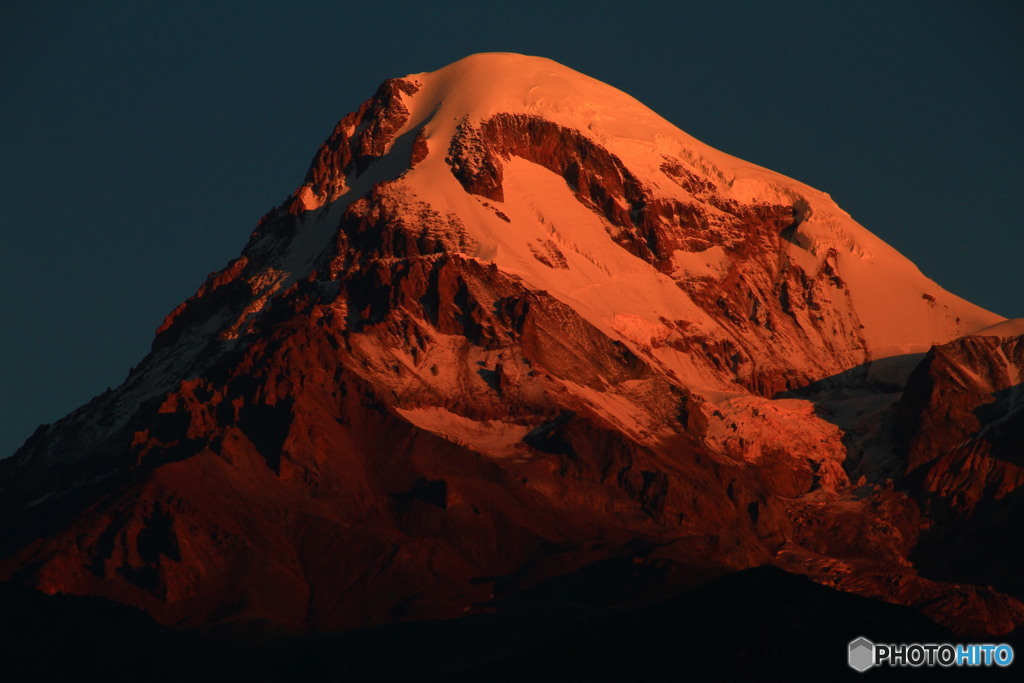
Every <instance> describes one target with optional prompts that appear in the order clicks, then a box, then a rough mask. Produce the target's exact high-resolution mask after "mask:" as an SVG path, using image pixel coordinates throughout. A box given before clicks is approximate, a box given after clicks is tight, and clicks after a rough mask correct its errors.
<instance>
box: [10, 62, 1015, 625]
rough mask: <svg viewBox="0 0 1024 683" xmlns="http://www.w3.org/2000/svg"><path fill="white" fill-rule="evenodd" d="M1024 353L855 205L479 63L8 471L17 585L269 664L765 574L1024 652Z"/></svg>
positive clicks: (539, 80) (561, 82)
mask: <svg viewBox="0 0 1024 683" xmlns="http://www.w3.org/2000/svg"><path fill="white" fill-rule="evenodd" d="M1021 331H1022V330H1020V329H1017V326H1015V325H1014V324H1013V323H1012V321H1011V322H1003V319H1002V318H1000V317H999V316H996V315H994V314H991V313H989V312H987V311H984V310H982V309H980V308H978V307H977V306H974V305H972V304H970V303H968V302H966V301H963V300H962V299H960V298H958V297H956V296H954V295H952V294H950V293H948V292H946V291H945V290H943V289H942V288H941V287H939V286H938V285H936V284H935V283H934V282H932V281H930V280H929V279H927V278H926V277H925V276H924V275H922V274H921V273H920V272H919V271H918V270H917V268H916V267H914V265H913V264H911V263H910V262H909V261H907V260H906V259H905V258H903V257H902V256H901V255H899V254H898V253H897V252H895V251H894V250H893V249H892V248H891V247H889V246H888V245H886V244H885V243H884V242H883V241H881V240H880V239H879V238H877V237H875V236H874V235H872V234H871V233H870V232H868V231H867V230H866V229H864V228H863V227H862V226H860V225H859V224H857V223H856V222H855V221H854V220H853V219H852V218H851V217H850V216H849V215H847V214H846V213H845V212H843V211H842V210H841V209H839V208H838V207H837V206H836V205H835V204H834V203H833V202H832V200H831V199H830V198H829V197H828V195H826V194H824V193H822V192H820V191H818V190H815V189H813V188H811V187H808V186H806V185H804V184H802V183H799V182H797V181H794V180H792V179H789V178H786V177H784V176H781V175H779V174H776V173H773V172H771V171H768V170H766V169H763V168H760V167H757V166H754V165H752V164H749V163H746V162H743V161H741V160H739V159H736V158H734V157H730V156H728V155H726V154H723V153H721V152H718V151H717V150H714V149H712V148H711V147H708V146H707V145H704V144H703V143H701V142H699V141H697V140H695V139H693V138H692V137H690V136H688V135H686V134H685V133H683V132H681V131H680V130H678V129H677V128H676V127H674V126H673V125H672V124H670V123H668V122H667V121H665V120H664V119H662V118H661V117H659V116H658V115H656V114H655V113H653V112H652V111H650V110H649V109H647V108H646V107H644V106H643V105H642V104H640V103H639V102H637V101H636V100H634V99H632V98H630V97H629V96H628V95H626V94H624V93H622V92H620V91H618V90H616V89H614V88H612V87H610V86H608V85H605V84H603V83H600V82H598V81H596V80H593V79H591V78H588V77H587V76H584V75H582V74H579V73H576V72H574V71H572V70H570V69H568V68H566V67H564V66H561V65H559V64H557V63H555V62H552V61H549V60H546V59H541V58H536V57H525V56H521V55H513V54H482V55H473V56H471V57H467V58H465V59H463V60H461V61H459V62H456V63H454V64H452V65H450V66H447V67H445V68H443V69H441V70H439V71H435V72H432V73H422V74H414V75H410V76H406V77H404V78H397V79H391V80H388V81H385V82H384V83H383V84H382V85H381V86H380V88H379V89H378V90H377V92H376V94H374V95H373V97H371V98H370V99H369V100H367V101H366V102H365V103H363V104H362V105H361V106H360V107H359V109H358V110H357V111H355V112H353V113H351V114H349V115H347V116H345V117H344V118H343V119H342V120H341V121H340V122H339V123H338V125H337V127H336V128H335V129H334V131H333V132H332V133H331V135H330V137H329V138H328V139H327V140H326V141H325V142H324V143H323V145H322V146H321V147H320V149H319V150H318V151H317V153H316V155H315V158H314V159H313V162H312V164H311V166H310V169H309V171H308V173H307V175H306V178H305V180H304V181H303V183H302V184H301V186H300V187H299V188H298V189H297V190H296V191H295V192H294V193H292V195H291V196H290V197H289V199H288V200H287V201H286V202H285V203H284V204H283V205H281V206H280V207H277V208H275V209H273V210H272V211H270V212H269V213H268V214H267V215H266V216H264V218H263V219H262V220H261V221H260V223H259V225H258V226H257V227H256V230H255V231H254V232H253V233H252V236H251V238H250V239H249V242H248V244H247V245H246V246H245V248H244V250H243V251H242V254H241V256H239V257H238V258H237V259H235V260H234V261H232V262H231V263H229V264H228V265H227V266H226V267H225V268H224V269H223V270H221V271H219V272H217V273H214V274H211V275H210V276H209V278H208V279H207V280H206V282H204V283H203V284H202V286H201V287H200V288H199V290H198V291H197V292H196V294H195V295H194V296H193V297H191V298H190V299H188V300H187V301H185V302H184V303H182V304H181V305H180V306H178V307H177V308H176V309H175V310H174V311H173V312H172V313H171V314H170V315H169V316H168V317H167V319H166V321H165V322H164V323H163V325H161V327H160V328H159V329H158V331H157V334H156V338H155V340H154V342H153V347H152V350H151V352H150V354H149V355H148V356H147V357H146V358H145V359H143V361H142V362H141V363H140V364H139V365H137V366H136V367H135V368H134V369H133V371H132V372H131V373H130V375H129V377H128V378H127V380H126V381H125V383H124V384H122V385H121V386H120V387H118V388H116V389H114V390H112V391H109V392H107V393H105V394H103V395H101V396H98V397H97V398H95V399H94V400H93V401H91V402H90V403H89V404H87V405H85V406H82V407H81V408H79V409H78V410H76V411H75V412H73V413H71V414H70V415H68V416H67V417H65V418H64V419H62V420H60V421H59V422H57V423H56V424H53V425H46V426H43V427H41V428H40V429H39V430H38V431H37V432H36V433H35V434H34V435H33V436H32V437H31V438H30V439H29V440H28V441H27V442H26V444H25V445H24V446H23V447H22V448H21V449H20V450H19V451H18V452H17V454H16V455H15V456H14V457H13V458H9V459H7V460H4V461H2V462H0V528H2V529H3V534H2V539H3V540H2V541H0V546H2V547H0V576H2V577H3V578H4V579H6V580H8V581H10V582H12V583H16V584H21V585H23V586H28V587H32V588H36V589H38V590H40V591H42V592H44V593H48V594H55V593H66V594H73V595H81V596H94V597H98V598H106V599H108V600H112V601H115V602H118V603H123V604H126V605H129V606H132V607H137V608H140V609H141V610H143V611H144V612H146V613H148V615H149V616H150V617H152V618H153V619H155V620H156V621H157V622H160V623H162V624H164V625H169V626H173V627H176V628H185V629H187V628H202V629H220V630H232V631H235V632H239V633H255V632H258V633H261V634H264V635H263V636H262V637H266V634H271V635H281V636H283V635H295V634H303V633H338V632H348V631H353V630H358V629H366V628H369V627H382V626H385V625H388V624H393V623H394V622H399V621H412V620H437V619H448V618H454V617H465V618H470V619H472V618H475V616H476V615H485V614H502V613H505V612H507V611H509V610H510V609H512V608H510V607H509V605H517V607H516V608H515V609H516V610H520V609H522V607H521V606H522V605H523V604H525V603H527V602H528V603H529V604H531V605H535V606H536V605H538V604H539V605H542V606H547V607H548V608H550V607H552V606H555V605H561V606H565V605H573V606H575V607H574V608H577V609H580V610H583V611H586V610H598V611H603V612H607V611H608V610H612V611H614V610H617V609H648V607H647V606H649V605H653V604H656V603H658V602H660V601H662V600H665V599H668V598H670V597H672V596H675V595H677V594H682V593H683V592H684V591H690V593H687V594H688V595H692V594H693V593H692V591H694V590H699V587H700V586H701V585H704V584H705V583H706V582H708V581H709V580H711V579H714V578H715V577H719V576H724V575H727V574H732V573H734V572H737V571H740V570H744V569H748V568H754V567H761V566H765V565H769V566H773V567H775V568H777V569H781V570H785V571H786V572H789V573H792V574H798V575H803V576H806V577H808V578H810V579H811V580H812V581H813V582H815V583H817V584H820V585H821V586H824V587H828V588H830V589H835V590H838V591H842V592H846V593H853V594H856V595H858V596H861V597H862V598H870V599H872V600H875V601H882V602H886V603H895V604H896V605H901V606H905V607H908V608H911V609H912V610H916V611H917V612H919V613H920V614H923V615H924V616H925V617H928V618H929V619H931V620H933V621H935V622H938V624H940V625H941V626H935V628H937V629H941V628H945V629H949V630H950V631H952V632H953V633H955V634H957V635H958V636H961V637H969V636H1002V635H1005V634H1008V633H1011V632H1013V631H1014V630H1015V629H1016V628H1018V627H1019V626H1020V625H1021V624H1022V623H1024V604H1022V602H1021V599H1024V584H1022V582H1021V580H1020V576H1021V569H1022V568H1024V557H1021V555H1020V553H1019V551H1017V550H1012V549H1011V550H1008V551H1007V550H1005V546H1006V544H1007V543H1008V542H1009V540H1010V539H1011V538H1012V531H1011V530H1012V529H1015V528H1018V526H1019V523H1020V521H1021V517H1022V512H1021V502H1020V501H1021V494H1020V493H1019V491H1020V488H1021V484H1022V483H1024V474H1022V472H1024V470H1022V469H1021V468H1022V466H1024V462H1022V456H1021V453H1022V452H1024V451H1022V446H1024V430H1022V428H1021V425H1022V424H1024V422H1022V419H1021V418H1022V416H1021V412H1020V411H1021V406H1022V405H1024V402H1022V400H1021V396H1020V395H1019V394H1020V373H1021V369H1022V367H1024V350H1022V349H1024V342H1022V341H1021V336H1020V332H1021ZM1011 545H1012V544H1011ZM1014 547H1015V546H1014ZM622 563H625V564H622ZM620 564H621V565H622V566H628V567H630V568H631V569H630V570H629V572H627V573H626V574H616V576H617V577H618V578H617V579H615V580H614V581H613V580H611V579H609V581H608V582H605V583H603V584H601V585H600V586H599V587H598V588H595V589H594V591H591V592H590V593H588V594H587V595H585V596H583V595H576V594H575V593H574V592H573V591H572V590H570V589H569V588H566V589H565V590H561V591H560V590H554V589H547V588H544V587H551V586H558V585H560V584H559V583H558V581H559V577H570V576H581V575H585V576H590V575H592V574H593V572H592V569H593V568H595V567H608V566H616V567H618V566H620ZM588 572H590V573H588ZM597 575H600V576H604V575H603V574H600V573H598V574H597ZM772 580H773V581H774V580H775V579H774V578H773V579H772ZM570 583H571V582H570ZM566 585H568V584H566ZM787 585H788V584H787ZM799 585H802V584H799ZM542 588H543V590H542ZM814 588H815V590H817V589H818V587H817V586H815V587H814ZM801 590H802V589H801ZM716 595H717V594H716ZM815 595H817V593H815ZM527 598H528V599H527ZM815 599H818V598H815ZM680 604H681V603H680ZM857 604H858V605H859V604H860V603H857ZM883 607H886V608H889V607H890V606H888V605H885V606H883ZM858 609H860V607H858ZM517 614H518V612H517ZM849 635H850V638H853V637H855V636H858V635H870V634H859V633H851V634H849Z"/></svg>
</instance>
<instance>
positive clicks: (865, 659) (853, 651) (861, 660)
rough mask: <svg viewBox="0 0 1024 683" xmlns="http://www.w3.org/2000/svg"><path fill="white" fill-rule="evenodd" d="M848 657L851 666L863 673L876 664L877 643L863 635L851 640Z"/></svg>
mask: <svg viewBox="0 0 1024 683" xmlns="http://www.w3.org/2000/svg"><path fill="white" fill-rule="evenodd" d="M847 657H848V658H847V662H848V663H849V665H850V668H851V669H853V670H854V671H859V672H861V673H863V672H865V671H867V670H868V669H870V668H871V667H873V666H874V665H875V644H874V643H872V642H871V641H870V640H868V639H867V638H864V637H863V636H861V637H860V638H857V639H856V640H851V641H850V645H849V649H848V651H847Z"/></svg>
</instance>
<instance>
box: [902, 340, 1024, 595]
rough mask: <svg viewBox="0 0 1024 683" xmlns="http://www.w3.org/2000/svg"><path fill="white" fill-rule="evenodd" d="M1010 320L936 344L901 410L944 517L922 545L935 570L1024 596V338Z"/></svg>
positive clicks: (924, 559)
mask: <svg viewBox="0 0 1024 683" xmlns="http://www.w3.org/2000/svg"><path fill="white" fill-rule="evenodd" d="M1022 331H1024V330H1022V329H1021V324H1020V321H1019V320H1018V321H1009V322H1008V323H1005V324H1003V325H997V326H995V327H993V328H990V329H988V330H984V331H982V332H981V333H980V334H978V335H976V336H969V337H964V338H962V339H957V340H954V341H952V342H950V343H948V344H943V345H941V346H937V347H935V348H934V349H932V350H931V352H929V354H928V356H927V357H926V358H925V360H924V361H923V362H922V363H921V365H920V366H918V368H917V369H916V370H915V371H914V373H913V375H912V376H911V379H910V382H909V383H908V385H907V390H906V392H905V393H904V396H903V399H902V402H901V405H900V411H901V418H902V423H903V429H904V438H905V440H906V442H907V449H908V458H907V465H906V467H907V477H908V480H909V481H910V482H912V484H913V488H912V490H914V491H916V495H917V497H918V498H919V500H920V501H921V504H922V507H923V509H925V510H926V511H927V512H928V513H929V515H930V516H931V517H932V518H933V519H934V520H935V524H934V525H933V527H932V528H931V529H930V530H929V532H928V533H927V535H926V536H925V538H924V539H923V543H922V544H921V546H920V547H919V548H918V556H919V562H920V563H921V564H922V566H923V567H926V568H927V570H928V571H929V572H930V573H933V574H934V575H936V576H957V577H962V578H963V579H965V580H971V581H976V582H979V583H985V584H989V585H996V586H998V587H1000V588H1001V589H1003V590H1009V591H1011V592H1012V593H1014V594H1015V595H1018V596H1019V595H1024V582H1022V580H1021V578H1020V571H1019V568H1020V566H1021V561H1024V554H1022V552H1021V550H1020V547H1019V546H1020V544H1019V543H1017V541H1016V539H1017V536H1018V529H1019V528H1020V525H1021V523H1022V522H1024V507H1022V506H1021V486H1022V484H1024V393H1022V391H1024V390H1022V386H1021V377H1022V373H1024V337H1022V336H1020V333H1021V332H1022Z"/></svg>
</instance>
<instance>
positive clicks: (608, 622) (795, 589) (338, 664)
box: [0, 566, 1007, 682]
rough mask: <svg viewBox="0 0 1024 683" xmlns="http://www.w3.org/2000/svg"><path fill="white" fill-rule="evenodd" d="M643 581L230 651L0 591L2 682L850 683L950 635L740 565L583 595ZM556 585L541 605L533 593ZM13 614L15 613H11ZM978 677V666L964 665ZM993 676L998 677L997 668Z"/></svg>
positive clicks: (80, 602)
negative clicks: (870, 661)
mask: <svg viewBox="0 0 1024 683" xmlns="http://www.w3.org/2000/svg"><path fill="white" fill-rule="evenodd" d="M642 574H643V572H636V571H629V570H627V569H626V568H625V567H622V566H603V567H593V568H590V569H588V570H585V571H583V572H580V573H578V574H577V575H575V576H571V577H566V580H567V581H571V582H572V583H573V584H575V585H576V590H575V591H565V590H564V586H561V587H559V586H554V585H551V586H542V587H538V589H537V591H536V592H534V593H533V594H532V595H524V596H521V597H520V598H519V599H518V600H517V601H515V602H514V603H510V604H507V605H504V606H503V607H502V609H500V610H499V611H496V612H495V613H494V614H491V615H480V616H474V617H467V618H463V619H455V620H446V621H426V622H407V623H400V624H393V625H390V626H383V627H378V628H375V629H370V630H366V631H360V632H356V633H352V634H347V635H334V636H306V637H301V638H286V639H277V640H270V641H264V642H261V643H259V644H257V645H252V644H240V643H238V642H235V641H232V640H230V639H224V638H223V637H221V636H218V634H215V633H205V634H199V633H182V632H178V631H174V630H172V629H168V628H166V627H163V626H160V625H158V624H156V623H154V622H152V621H149V620H148V619H147V618H146V617H145V616H144V615H142V614H141V613H139V612H137V611H134V610H132V609H130V608H125V607H122V606H120V605H116V604H112V603H109V602H107V601H104V600H101V599H95V598H76V597H72V596H43V595H40V594H38V593H33V592H30V591H27V590H25V589H22V588H18V587H15V586H11V585H4V586H3V600H4V604H5V606H9V607H11V608H12V610H5V612H4V613H3V616H2V620H0V636H2V637H3V640H4V644H5V651H6V652H7V653H8V654H7V655H6V660H5V676H6V677H7V679H8V680H26V681H27V680H46V681H48V680H66V681H76V680H98V679H102V680H107V681H135V680H153V681H180V680H193V681H207V680H209V681H214V680H218V681H222V680H251V681H267V682H274V681H279V682H284V681H314V682H315V681H324V682H328V681H338V682H341V681H346V682H349V681H351V682H361V681H366V682H369V681H396V682H397V681H409V682H412V681H424V682H425V681H453V682H454V681H460V682H461V681H467V682H468V681H524V680H538V679H539V680H559V681H581V682H582V681H669V680H679V679H680V678H681V677H684V678H687V679H689V680H700V681H736V680H765V681H773V680H780V681H781V680H847V679H849V680H860V679H859V678H858V676H860V675H859V674H856V673H854V672H853V671H851V670H850V669H849V668H848V667H847V664H846V645H847V643H848V642H849V640H851V639H853V638H854V637H857V636H860V635H864V636H866V637H868V638H870V639H872V640H874V641H875V642H914V641H917V642H950V641H951V640H953V636H952V634H950V633H949V632H948V631H947V630H946V629H944V628H942V627H940V626H938V625H936V624H934V623H933V622H930V621H929V620H927V619H925V618H923V617H921V616H920V615H919V614H917V613H916V612H915V611H914V610H912V609H909V608H905V607H899V606H895V605H890V604H886V603H882V602H878V601H874V600H870V599H867V598H862V597H858V596H853V595H849V594H846V593H840V592H838V591H834V590H831V589H828V588H825V587H822V586H819V585H817V584H814V583H813V582H811V581H809V580H807V579H806V578H803V577H799V576H795V575H791V574H787V573H785V572H781V571H779V570H776V569H771V568H760V569H752V570H745V571H741V572H738V573H735V574H733V575H730V576H728V577H724V578H721V579H717V580H714V581H712V582H709V583H707V584H704V585H702V586H699V587H697V588H693V589H690V590H688V591H685V592H683V593H680V594H678V595H676V596H674V597H672V598H670V599H668V600H664V601H660V602H657V603H654V604H651V605H646V606H636V607H633V608H630V609H622V608H619V609H614V610H605V611H602V610H599V609H597V608H594V607H592V606H591V607H589V608H587V607H584V606H583V605H581V604H580V603H579V602H576V601H573V600H572V599H571V598H572V597H576V598H582V597H584V596H585V597H586V598H587V599H588V600H591V601H593V600H595V599H599V598H601V596H603V598H604V599H608V598H610V597H611V594H613V593H621V592H622V591H624V590H625V591H628V590H630V587H631V586H632V587H633V588H636V585H637V583H638V582H641V583H642V581H643V580H644V577H643V576H642ZM548 590H554V591H556V592H557V593H558V594H559V595H560V596H561V598H560V600H558V601H557V602H555V603H552V602H551V601H550V600H549V599H548V597H547V596H542V595H541V593H543V592H544V591H548ZM14 609H17V610H18V615H17V616H15V614H16V613H15V612H14V611H13V610H14ZM964 673H965V672H963V671H949V672H944V671H913V670H906V669H904V670H892V671H889V670H873V671H871V672H870V674H868V675H870V676H871V677H872V679H876V678H879V677H881V678H884V679H893V680H895V679H896V677H897V676H898V677H899V679H900V680H906V679H910V680H917V679H920V680H954V679H956V675H957V674H959V675H960V677H961V678H960V679H962V676H963V674H964ZM971 673H972V674H973V675H974V676H975V677H976V676H977V675H978V674H977V672H971ZM998 673H1002V674H1004V675H1005V674H1006V673H1007V672H998Z"/></svg>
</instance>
